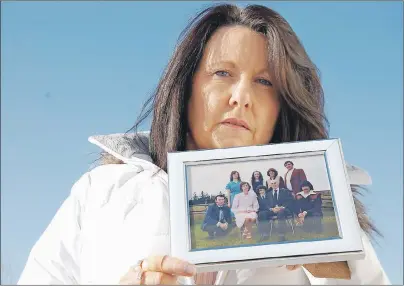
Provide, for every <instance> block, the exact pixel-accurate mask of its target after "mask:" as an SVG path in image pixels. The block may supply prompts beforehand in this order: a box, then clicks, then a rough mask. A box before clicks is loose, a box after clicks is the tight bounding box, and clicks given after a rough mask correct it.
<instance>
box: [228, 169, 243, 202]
mask: <svg viewBox="0 0 404 286" xmlns="http://www.w3.org/2000/svg"><path fill="white" fill-rule="evenodd" d="M240 183H241V178H240V174H239V172H237V171H232V172H231V173H230V182H229V183H228V184H227V185H226V194H227V197H228V198H229V199H228V202H227V203H228V207H229V208H231V207H232V205H233V200H234V197H235V196H236V195H237V194H239V193H241V189H240Z"/></svg>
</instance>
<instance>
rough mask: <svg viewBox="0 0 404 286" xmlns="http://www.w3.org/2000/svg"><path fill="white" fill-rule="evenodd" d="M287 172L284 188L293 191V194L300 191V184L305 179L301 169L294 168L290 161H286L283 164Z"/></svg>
mask: <svg viewBox="0 0 404 286" xmlns="http://www.w3.org/2000/svg"><path fill="white" fill-rule="evenodd" d="M284 166H285V168H286V169H287V172H286V174H285V184H286V188H287V189H289V190H290V191H292V192H293V196H295V195H296V194H297V193H298V192H300V185H301V184H302V183H303V182H304V181H306V180H307V178H306V173H305V172H304V170H303V169H296V168H295V167H294V164H293V162H292V161H286V162H285V164H284Z"/></svg>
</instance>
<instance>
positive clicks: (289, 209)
mask: <svg viewBox="0 0 404 286" xmlns="http://www.w3.org/2000/svg"><path fill="white" fill-rule="evenodd" d="M270 185H271V188H272V190H271V192H269V194H271V196H270V199H272V200H271V203H270V208H269V210H270V211H271V212H273V213H274V215H276V217H277V219H278V233H279V237H280V240H281V241H285V240H286V238H285V234H286V232H287V231H288V227H287V225H286V219H287V217H288V216H290V215H292V213H293V203H294V202H293V196H292V194H291V192H290V191H289V190H287V189H281V188H279V183H278V182H277V181H276V180H271V181H270Z"/></svg>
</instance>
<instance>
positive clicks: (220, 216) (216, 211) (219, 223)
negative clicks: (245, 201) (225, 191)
mask: <svg viewBox="0 0 404 286" xmlns="http://www.w3.org/2000/svg"><path fill="white" fill-rule="evenodd" d="M202 230H203V231H206V232H208V234H209V238H210V239H213V238H215V237H223V236H225V235H227V234H228V233H229V232H230V231H231V214H230V208H229V207H228V206H227V205H226V204H225V196H224V195H217V196H216V197H215V203H214V204H212V205H210V206H209V207H208V209H207V211H206V214H205V219H204V220H203V223H202Z"/></svg>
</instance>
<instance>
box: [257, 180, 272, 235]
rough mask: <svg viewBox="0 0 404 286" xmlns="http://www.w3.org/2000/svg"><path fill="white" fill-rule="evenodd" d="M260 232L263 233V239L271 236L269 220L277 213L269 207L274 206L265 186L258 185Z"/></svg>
mask: <svg viewBox="0 0 404 286" xmlns="http://www.w3.org/2000/svg"><path fill="white" fill-rule="evenodd" d="M257 192H258V196H257V199H258V205H259V208H258V232H259V233H260V235H261V241H263V240H266V239H268V238H269V220H270V218H271V217H273V216H274V215H275V213H274V212H272V211H270V210H269V209H270V208H271V207H272V205H271V199H270V196H271V195H269V194H268V193H267V188H266V187H265V186H258V187H257Z"/></svg>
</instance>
